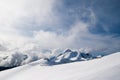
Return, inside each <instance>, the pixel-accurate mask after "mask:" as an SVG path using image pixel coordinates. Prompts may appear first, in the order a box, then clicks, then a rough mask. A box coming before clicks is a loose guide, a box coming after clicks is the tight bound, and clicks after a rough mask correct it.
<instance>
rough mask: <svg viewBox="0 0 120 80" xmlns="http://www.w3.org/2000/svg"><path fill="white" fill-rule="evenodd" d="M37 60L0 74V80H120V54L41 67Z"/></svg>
mask: <svg viewBox="0 0 120 80" xmlns="http://www.w3.org/2000/svg"><path fill="white" fill-rule="evenodd" d="M42 63H43V64H44V63H46V61H45V60H39V61H36V62H32V63H29V64H27V65H24V66H20V67H16V68H13V69H10V70H5V71H2V72H0V80H120V52H118V53H113V54H111V55H108V56H105V57H102V58H98V59H93V60H88V61H80V62H73V63H68V64H60V65H53V66H41V65H40V64H42Z"/></svg>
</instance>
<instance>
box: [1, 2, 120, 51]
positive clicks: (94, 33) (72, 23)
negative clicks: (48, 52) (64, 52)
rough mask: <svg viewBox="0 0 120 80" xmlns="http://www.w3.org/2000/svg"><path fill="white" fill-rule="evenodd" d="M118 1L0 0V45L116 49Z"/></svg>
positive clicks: (118, 47)
mask: <svg viewBox="0 0 120 80" xmlns="http://www.w3.org/2000/svg"><path fill="white" fill-rule="evenodd" d="M119 3H120V1H119V0H0V44H1V45H0V47H1V46H4V47H6V46H8V45H10V46H9V47H12V48H19V47H25V46H26V45H27V47H30V46H39V47H40V48H77V49H78V48H98V49H101V48H105V49H111V51H114V52H117V51H120V28H119V27H120V17H119V14H120V5H119ZM1 48H2V49H3V47H1Z"/></svg>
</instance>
